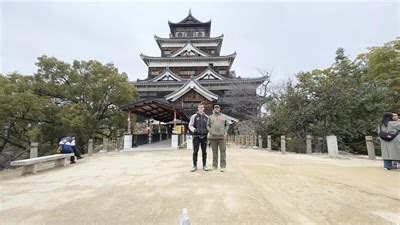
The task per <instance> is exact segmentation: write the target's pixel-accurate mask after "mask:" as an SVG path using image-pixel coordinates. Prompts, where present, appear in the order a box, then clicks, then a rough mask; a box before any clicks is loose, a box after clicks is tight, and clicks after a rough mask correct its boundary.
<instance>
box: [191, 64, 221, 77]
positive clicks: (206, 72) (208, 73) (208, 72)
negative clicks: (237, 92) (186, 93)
mask: <svg viewBox="0 0 400 225" xmlns="http://www.w3.org/2000/svg"><path fill="white" fill-rule="evenodd" d="M211 76H212V77H214V79H209V78H208V79H204V78H206V77H211ZM223 79H225V77H223V76H221V75H219V74H218V73H217V72H215V70H213V69H212V68H211V67H210V66H209V67H207V69H206V70H204V71H203V72H202V73H201V74H199V75H198V76H197V77H196V78H195V80H223Z"/></svg>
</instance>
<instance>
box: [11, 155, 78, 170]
mask: <svg viewBox="0 0 400 225" xmlns="http://www.w3.org/2000/svg"><path fill="white" fill-rule="evenodd" d="M71 156H74V153H69V154H57V155H48V156H42V157H36V158H31V159H23V160H17V161H12V162H11V163H10V166H22V174H26V173H37V172H38V164H40V163H45V162H50V161H55V166H56V167H58V166H66V165H67V164H68V160H69V159H70V158H71Z"/></svg>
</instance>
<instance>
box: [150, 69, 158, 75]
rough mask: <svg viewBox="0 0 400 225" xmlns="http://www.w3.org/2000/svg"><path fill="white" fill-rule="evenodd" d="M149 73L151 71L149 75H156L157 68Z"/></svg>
mask: <svg viewBox="0 0 400 225" xmlns="http://www.w3.org/2000/svg"><path fill="white" fill-rule="evenodd" d="M150 73H151V75H158V71H157V70H153V71H151V72H150Z"/></svg>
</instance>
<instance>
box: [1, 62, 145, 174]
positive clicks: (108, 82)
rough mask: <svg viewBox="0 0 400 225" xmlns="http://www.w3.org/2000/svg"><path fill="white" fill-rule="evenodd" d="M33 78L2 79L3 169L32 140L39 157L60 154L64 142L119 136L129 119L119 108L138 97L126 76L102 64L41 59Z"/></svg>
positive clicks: (81, 141)
mask: <svg viewBox="0 0 400 225" xmlns="http://www.w3.org/2000/svg"><path fill="white" fill-rule="evenodd" d="M36 65H37V66H38V70H37V72H36V73H35V74H34V75H32V76H23V75H20V74H10V75H6V76H4V75H1V76H0V78H1V79H0V108H1V109H2V110H1V111H0V125H1V126H2V127H1V132H2V133H0V135H1V137H0V151H1V158H0V160H1V159H2V160H1V161H0V166H3V167H4V166H5V165H6V164H7V163H8V162H9V161H11V160H14V159H16V158H18V157H21V156H23V154H24V153H26V152H27V151H28V147H29V145H30V143H31V142H32V141H38V142H39V143H40V146H39V154H40V155H46V154H51V153H54V152H56V149H57V145H58V141H59V139H60V138H62V137H64V136H67V135H71V134H75V135H76V136H77V138H78V145H79V146H81V147H84V146H86V143H87V141H88V139H89V138H94V139H102V138H103V137H107V138H116V137H120V136H121V135H122V134H123V132H124V131H125V126H126V124H125V121H126V115H125V113H123V112H122V111H121V110H120V107H121V106H123V105H126V104H128V103H130V102H132V101H134V100H135V99H136V98H137V92H136V89H135V88H134V86H132V85H131V84H129V82H128V78H127V75H126V74H125V73H119V72H118V69H117V68H115V67H114V65H113V64H105V65H104V64H101V63H100V62H98V61H94V60H90V61H87V62H86V61H74V62H73V63H72V64H68V63H65V62H62V61H60V60H58V59H56V58H54V57H47V56H41V57H39V58H38V62H37V64H36Z"/></svg>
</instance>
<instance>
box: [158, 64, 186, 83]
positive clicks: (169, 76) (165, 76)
mask: <svg viewBox="0 0 400 225" xmlns="http://www.w3.org/2000/svg"><path fill="white" fill-rule="evenodd" d="M151 80H152V81H153V82H157V81H160V80H162V81H182V79H181V78H180V77H179V76H178V75H176V74H175V73H174V72H172V71H171V70H170V69H169V67H167V68H166V69H165V71H164V72H163V73H161V74H160V75H158V76H156V77H154V78H153V79H151Z"/></svg>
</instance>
